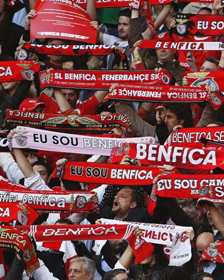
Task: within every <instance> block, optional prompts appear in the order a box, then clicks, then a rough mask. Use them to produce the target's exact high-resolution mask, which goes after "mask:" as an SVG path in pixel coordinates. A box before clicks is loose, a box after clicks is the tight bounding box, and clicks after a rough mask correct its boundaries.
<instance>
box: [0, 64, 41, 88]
mask: <svg viewBox="0 0 224 280" xmlns="http://www.w3.org/2000/svg"><path fill="white" fill-rule="evenodd" d="M39 70H40V64H38V63H34V62H33V61H31V60H26V61H23V62H21V61H0V79H1V83H4V82H13V81H14V82H17V81H23V80H27V81H33V79H34V77H33V75H34V73H36V72H38V71H39Z"/></svg>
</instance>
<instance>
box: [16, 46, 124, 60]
mask: <svg viewBox="0 0 224 280" xmlns="http://www.w3.org/2000/svg"><path fill="white" fill-rule="evenodd" d="M27 51H28V52H34V53H38V54H51V55H78V56H79V55H93V56H95V55H108V54H110V53H111V52H112V51H116V52H118V53H119V54H120V55H121V56H122V57H125V55H124V54H123V53H121V52H119V50H117V49H116V47H115V46H109V45H35V44H30V43H26V44H24V45H23V48H22V49H21V50H20V52H19V55H18V59H19V60H25V59H27V57H28V53H27Z"/></svg>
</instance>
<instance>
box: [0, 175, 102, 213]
mask: <svg viewBox="0 0 224 280" xmlns="http://www.w3.org/2000/svg"><path fill="white" fill-rule="evenodd" d="M0 184H1V189H0V203H2V202H3V203H8V204H10V203H20V202H22V203H26V204H28V205H29V206H31V207H32V208H33V209H35V210H36V211H37V212H40V213H44V212H45V213H51V212H77V213H78V212H79V213H87V214H88V213H92V212H95V211H96V210H97V209H96V208H95V207H94V204H93V203H92V202H90V199H91V198H92V196H93V193H91V192H86V191H75V192H72V191H57V192H53V191H50V190H49V191H46V190H41V191H32V190H27V189H26V188H25V187H24V186H22V185H19V184H17V185H16V184H13V183H11V182H9V181H8V180H6V179H4V178H3V177H1V180H0ZM23 211H25V208H23Z"/></svg>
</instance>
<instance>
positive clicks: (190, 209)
mask: <svg viewBox="0 0 224 280" xmlns="http://www.w3.org/2000/svg"><path fill="white" fill-rule="evenodd" d="M183 210H184V212H185V213H186V214H187V215H188V216H189V217H190V218H192V219H193V220H194V221H195V222H196V223H199V222H200V220H199V215H198V212H197V209H196V208H195V207H194V206H184V207H183Z"/></svg>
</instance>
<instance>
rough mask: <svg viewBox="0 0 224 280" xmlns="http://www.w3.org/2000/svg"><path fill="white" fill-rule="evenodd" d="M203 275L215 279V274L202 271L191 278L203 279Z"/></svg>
mask: <svg viewBox="0 0 224 280" xmlns="http://www.w3.org/2000/svg"><path fill="white" fill-rule="evenodd" d="M203 277H211V278H212V279H214V278H213V276H212V275H211V274H210V273H208V272H200V273H196V274H194V275H193V276H192V278H191V280H203Z"/></svg>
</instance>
